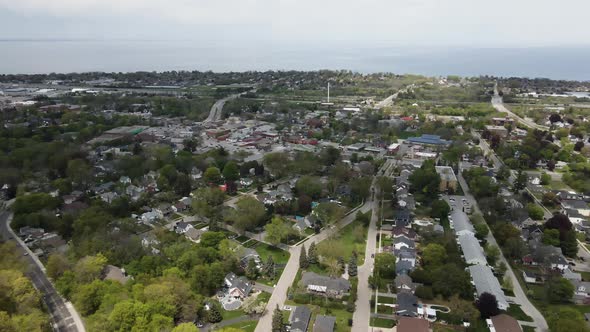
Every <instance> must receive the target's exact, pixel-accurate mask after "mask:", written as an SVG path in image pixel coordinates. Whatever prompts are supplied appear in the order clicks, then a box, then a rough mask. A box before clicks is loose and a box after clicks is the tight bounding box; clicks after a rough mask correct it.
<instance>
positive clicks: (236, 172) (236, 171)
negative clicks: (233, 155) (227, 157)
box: [223, 161, 240, 182]
mask: <svg viewBox="0 0 590 332" xmlns="http://www.w3.org/2000/svg"><path fill="white" fill-rule="evenodd" d="M223 178H224V179H225V181H227V182H234V181H238V180H239V179H240V168H239V167H238V165H237V164H236V163H235V162H234V161H230V162H228V163H227V164H225V167H223Z"/></svg>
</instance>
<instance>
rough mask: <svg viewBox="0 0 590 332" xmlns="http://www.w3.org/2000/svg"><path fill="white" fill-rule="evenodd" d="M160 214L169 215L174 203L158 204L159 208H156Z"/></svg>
mask: <svg viewBox="0 0 590 332" xmlns="http://www.w3.org/2000/svg"><path fill="white" fill-rule="evenodd" d="M154 210H155V211H156V212H158V214H160V215H162V217H167V216H169V215H171V214H172V212H173V210H172V205H170V204H168V203H162V204H160V205H158V207H157V208H155V209H154Z"/></svg>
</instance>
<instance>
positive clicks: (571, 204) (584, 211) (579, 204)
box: [561, 199, 590, 217]
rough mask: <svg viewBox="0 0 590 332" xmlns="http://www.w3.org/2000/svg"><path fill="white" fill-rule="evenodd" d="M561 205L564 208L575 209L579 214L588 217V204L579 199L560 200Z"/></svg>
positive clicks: (589, 215)
mask: <svg viewBox="0 0 590 332" xmlns="http://www.w3.org/2000/svg"><path fill="white" fill-rule="evenodd" d="M561 207H562V209H564V210H576V211H577V212H578V213H579V214H581V215H582V216H584V217H590V205H588V203H586V202H584V201H580V200H573V199H572V200H570V199H566V200H562V201H561Z"/></svg>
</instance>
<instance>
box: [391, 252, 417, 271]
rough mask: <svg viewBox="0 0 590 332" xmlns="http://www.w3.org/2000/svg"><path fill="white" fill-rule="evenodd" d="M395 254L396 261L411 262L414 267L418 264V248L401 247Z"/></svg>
mask: <svg viewBox="0 0 590 332" xmlns="http://www.w3.org/2000/svg"><path fill="white" fill-rule="evenodd" d="M393 255H394V256H395V257H396V263H397V262H400V261H407V262H410V263H411V265H412V267H414V266H416V257H417V255H416V250H415V249H410V248H401V249H399V250H394V251H393Z"/></svg>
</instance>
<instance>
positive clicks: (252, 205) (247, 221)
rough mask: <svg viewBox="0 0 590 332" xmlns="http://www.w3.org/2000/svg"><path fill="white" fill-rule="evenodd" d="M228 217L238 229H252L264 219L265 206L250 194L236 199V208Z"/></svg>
mask: <svg viewBox="0 0 590 332" xmlns="http://www.w3.org/2000/svg"><path fill="white" fill-rule="evenodd" d="M230 218H231V219H232V221H233V222H234V227H235V228H236V229H237V230H238V231H240V232H244V231H246V230H253V229H254V228H256V227H258V226H260V225H261V224H262V223H263V222H264V220H265V219H266V208H265V207H264V204H262V202H260V201H259V200H257V199H256V198H254V197H252V196H246V197H242V198H240V199H239V200H238V201H237V203H236V209H235V211H234V213H233V214H232V215H231V216H230Z"/></svg>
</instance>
